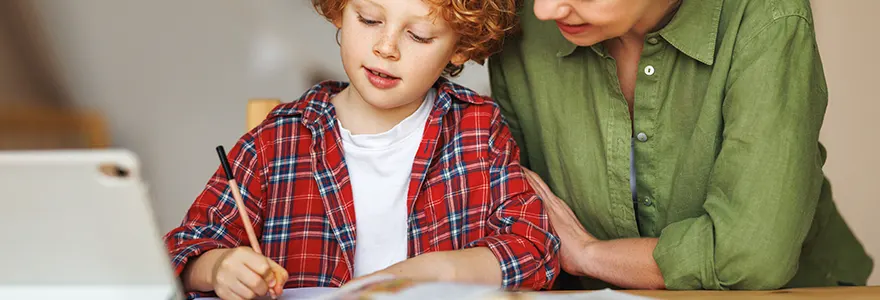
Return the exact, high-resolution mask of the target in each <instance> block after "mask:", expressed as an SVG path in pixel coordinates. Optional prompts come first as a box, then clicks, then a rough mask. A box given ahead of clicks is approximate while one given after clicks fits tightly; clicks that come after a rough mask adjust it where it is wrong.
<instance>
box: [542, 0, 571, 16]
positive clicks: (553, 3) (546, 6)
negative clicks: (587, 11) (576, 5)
mask: <svg viewBox="0 0 880 300" xmlns="http://www.w3.org/2000/svg"><path fill="white" fill-rule="evenodd" d="M565 2H566V1H564V0H535V7H534V11H535V17H538V20H542V21H547V20H561V19H564V18H565V17H567V16H568V14H569V13H571V6H569V5H568V4H567V3H565Z"/></svg>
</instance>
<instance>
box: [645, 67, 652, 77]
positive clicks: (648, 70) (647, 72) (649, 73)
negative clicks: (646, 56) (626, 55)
mask: <svg viewBox="0 0 880 300" xmlns="http://www.w3.org/2000/svg"><path fill="white" fill-rule="evenodd" d="M645 75H648V76H651V75H654V66H647V67H645Z"/></svg>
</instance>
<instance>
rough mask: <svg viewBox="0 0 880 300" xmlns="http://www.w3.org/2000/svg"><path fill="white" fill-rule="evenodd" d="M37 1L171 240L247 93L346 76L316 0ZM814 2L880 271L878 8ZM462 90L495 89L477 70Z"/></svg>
mask: <svg viewBox="0 0 880 300" xmlns="http://www.w3.org/2000/svg"><path fill="white" fill-rule="evenodd" d="M34 1H36V3H37V4H38V5H37V6H38V8H39V10H40V12H41V15H42V17H43V18H44V22H45V23H46V27H47V28H48V29H49V31H50V32H49V35H50V38H51V41H52V42H53V45H54V47H55V51H56V52H57V53H58V55H60V61H61V63H62V70H63V72H62V73H63V74H62V75H63V78H64V79H65V82H66V83H67V84H68V86H69V89H70V90H71V93H72V95H73V98H74V99H75V100H76V101H77V102H78V104H79V105H80V106H87V107H97V108H100V109H102V110H103V111H105V112H106V114H107V116H108V117H109V121H110V125H111V127H112V131H113V132H112V135H113V139H114V144H115V145H118V146H121V147H125V148H129V149H132V150H133V151H135V152H137V153H138V154H139V155H140V157H141V159H142V162H143V166H144V168H143V173H144V175H145V177H146V179H147V181H148V183H149V184H150V185H151V186H152V190H151V194H152V196H153V199H154V207H155V209H156V211H157V215H158V219H159V224H160V227H161V229H162V230H163V231H165V230H168V229H170V228H171V227H173V226H175V225H176V224H177V223H178V222H179V221H180V219H181V217H182V216H183V214H184V212H185V210H186V208H187V207H188V206H189V204H190V203H191V202H192V200H193V199H194V198H195V196H196V195H197V194H198V193H199V192H200V191H201V188H202V187H203V185H204V183H205V181H206V180H207V179H208V177H209V176H210V174H211V172H213V171H214V169H215V168H216V166H217V161H216V156H215V155H214V152H213V147H214V146H216V145H218V144H224V145H226V146H227V147H229V146H231V144H232V143H234V142H235V140H236V139H237V138H238V137H239V136H240V135H241V134H242V133H243V127H244V107H245V102H246V101H247V99H248V98H252V97H281V98H283V99H287V100H288V101H289V100H292V99H295V98H296V97H298V96H299V95H300V94H301V93H302V92H303V91H304V89H305V88H307V86H308V85H309V83H308V82H307V81H308V79H307V78H308V76H309V72H310V71H309V70H311V69H312V68H313V67H315V66H318V67H322V68H326V70H327V72H329V74H331V76H333V77H336V78H341V75H343V73H342V72H341V62H340V60H339V57H338V55H337V53H338V47H337V45H336V43H335V42H334V34H335V29H334V28H333V27H332V26H331V25H330V24H329V23H327V22H326V21H324V20H323V19H322V18H320V17H319V16H317V15H316V14H315V13H314V12H313V10H312V8H311V6H310V5H309V2H308V1H307V0H260V1H240V0H213V1H212V0H189V1H174V0H151V1H137V0H76V1H62V0H34ZM688 1H695V0H688ZM813 2H814V13H815V19H816V22H817V25H816V26H817V34H818V38H819V43H820V48H821V51H822V56H823V60H824V62H825V71H826V74H827V77H828V85H829V89H830V93H831V99H830V102H829V107H828V112H827V115H826V119H825V120H826V122H825V126H824V129H823V132H822V141H823V142H824V143H825V145H826V146H827V148H828V150H829V157H828V162H827V164H826V167H825V170H826V172H827V174H828V176H829V177H830V178H831V182H832V184H833V186H834V193H835V195H836V201H837V203H838V205H839V208H840V210H841V211H842V212H843V214H844V216H845V218H846V219H847V221H848V222H849V224H850V226H851V227H853V228H854V230H855V231H856V234H857V235H858V236H859V237H860V238H861V239H862V241H863V242H864V243H865V245H866V247H867V248H868V249H869V251H870V252H871V253H872V254H873V256H874V257H875V258H877V259H878V265H880V229H878V228H880V226H877V225H875V224H874V220H875V219H876V217H875V215H876V212H878V211H880V201H877V197H876V196H875V194H876V192H874V191H873V188H875V187H878V186H880V180H878V178H880V177H878V176H877V175H876V174H874V173H873V172H874V171H876V170H880V156H878V154H877V150H876V149H877V148H874V147H877V146H880V142H878V140H880V134H878V130H877V128H878V126H877V125H876V124H875V122H874V121H872V120H871V117H875V116H877V114H878V113H880V101H877V100H878V97H877V93H876V92H875V90H874V88H875V87H876V84H878V81H880V76H878V75H877V73H878V70H880V62H878V61H877V60H876V59H875V58H874V57H873V56H874V55H875V54H874V52H875V51H876V49H878V48H880V41H878V39H877V30H878V29H880V19H878V18H876V17H875V16H874V14H876V12H878V11H880V1H876V0H847V1H832V0H814V1H813ZM459 81H460V82H463V83H465V84H466V85H468V86H470V87H472V88H474V89H476V90H477V91H478V92H481V93H488V91H489V88H488V82H487V81H488V80H487V78H486V71H485V69H484V68H482V67H480V66H475V65H470V66H469V67H468V69H467V70H466V71H465V73H464V74H463V75H462V77H461V78H460V79H459ZM871 283H872V284H880V275H877V274H875V275H874V276H873V278H872V280H871Z"/></svg>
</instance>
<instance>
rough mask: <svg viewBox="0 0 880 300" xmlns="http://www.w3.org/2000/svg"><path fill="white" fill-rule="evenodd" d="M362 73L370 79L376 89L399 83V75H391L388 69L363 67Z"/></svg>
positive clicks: (387, 87) (390, 86)
mask: <svg viewBox="0 0 880 300" xmlns="http://www.w3.org/2000/svg"><path fill="white" fill-rule="evenodd" d="M364 74H366V75H367V80H368V81H370V84H372V85H373V86H375V87H376V88H378V89H383V90H384V89H390V88H393V87H395V86H397V84H398V83H400V77H396V76H394V75H391V74H390V73H389V72H388V71H385V70H382V69H379V68H367V67H364Z"/></svg>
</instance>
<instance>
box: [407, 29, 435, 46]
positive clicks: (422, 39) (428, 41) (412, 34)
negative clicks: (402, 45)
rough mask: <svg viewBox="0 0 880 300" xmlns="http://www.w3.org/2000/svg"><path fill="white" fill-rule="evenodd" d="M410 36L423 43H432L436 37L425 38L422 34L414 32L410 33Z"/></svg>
mask: <svg viewBox="0 0 880 300" xmlns="http://www.w3.org/2000/svg"><path fill="white" fill-rule="evenodd" d="M409 36H410V37H412V39H413V41H416V42H417V43H422V44H427V43H430V42H431V41H433V40H434V39H431V38H423V37H420V36H418V35H416V34H415V33H412V32H410V33H409Z"/></svg>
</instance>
